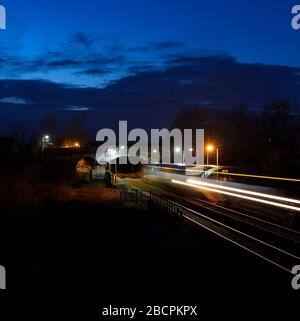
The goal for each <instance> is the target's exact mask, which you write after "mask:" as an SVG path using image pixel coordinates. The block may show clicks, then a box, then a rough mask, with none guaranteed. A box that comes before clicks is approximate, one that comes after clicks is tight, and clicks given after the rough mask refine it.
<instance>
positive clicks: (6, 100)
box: [0, 97, 31, 105]
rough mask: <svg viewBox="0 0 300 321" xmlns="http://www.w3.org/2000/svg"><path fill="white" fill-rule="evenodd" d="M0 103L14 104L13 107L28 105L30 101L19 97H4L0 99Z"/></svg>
mask: <svg viewBox="0 0 300 321" xmlns="http://www.w3.org/2000/svg"><path fill="white" fill-rule="evenodd" d="M0 103H3V104H14V105H29V104H31V102H30V101H27V100H26V99H23V98H20V97H4V98H1V99H0Z"/></svg>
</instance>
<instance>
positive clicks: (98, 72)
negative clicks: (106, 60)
mask: <svg viewBox="0 0 300 321" xmlns="http://www.w3.org/2000/svg"><path fill="white" fill-rule="evenodd" d="M112 71H113V70H112V69H107V68H90V69H84V70H80V71H78V72H76V73H75V74H77V75H88V76H94V77H97V76H102V75H106V74H110V73H111V72H112Z"/></svg>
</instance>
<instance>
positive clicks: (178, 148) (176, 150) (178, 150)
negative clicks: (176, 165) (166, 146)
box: [175, 147, 183, 164]
mask: <svg viewBox="0 0 300 321" xmlns="http://www.w3.org/2000/svg"><path fill="white" fill-rule="evenodd" d="M175 152H176V153H180V152H181V148H180V147H176V148H175ZM181 164H183V153H182V154H181Z"/></svg>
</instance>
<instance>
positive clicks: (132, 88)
mask: <svg viewBox="0 0 300 321" xmlns="http://www.w3.org/2000/svg"><path fill="white" fill-rule="evenodd" d="M100 60H101V58H100ZM63 62H65V63H66V64H72V63H74V61H61V63H63ZM56 63H58V62H56ZM82 72H83V73H87V74H90V75H93V76H94V77H96V76H98V75H99V76H100V75H102V74H103V73H105V68H104V69H102V68H86V69H84V70H83V71H82ZM131 72H132V73H133V74H132V75H131V76H127V77H123V78H121V79H119V80H116V81H114V82H111V83H110V84H109V85H107V86H106V87H105V88H91V87H87V88H83V87H78V86H72V85H66V84H59V83H53V82H49V81H42V80H0V119H1V122H2V121H4V119H6V120H7V115H8V114H9V113H14V111H15V110H18V112H19V113H20V114H21V113H22V110H23V111H24V110H26V112H27V113H28V111H30V112H31V113H32V114H34V113H42V112H45V111H51V110H52V111H55V112H57V113H66V112H68V113H70V110H73V112H81V113H83V114H85V118H86V119H87V120H88V121H89V125H90V128H91V133H92V134H94V133H95V131H96V130H97V129H99V128H100V127H103V126H109V127H112V126H115V125H116V124H117V121H118V120H122V119H125V120H129V121H130V122H131V123H130V125H131V126H132V127H146V128H156V127H163V126H168V124H169V123H170V122H171V121H172V119H173V118H174V116H175V114H176V113H177V112H178V111H179V110H180V109H181V108H184V107H186V106H191V105H206V106H209V105H218V106H221V107H224V108H227V107H230V106H233V105H236V104H240V103H245V104H247V105H248V106H249V107H251V108H253V109H254V108H255V109H256V108H259V107H261V106H262V105H263V104H265V103H268V102H271V101H274V100H288V101H290V102H291V103H292V104H294V105H295V106H297V105H298V102H299V99H300V88H299V87H300V85H299V84H300V76H299V69H297V68H292V67H288V66H273V65H264V64H244V63H240V62H237V61H236V60H235V59H234V58H233V57H231V56H228V55H225V54H209V55H178V56H177V57H174V56H172V57H171V58H169V59H168V60H167V61H165V63H164V65H163V66H162V67H161V68H158V67H157V66H152V65H149V64H147V65H145V66H144V68H143V66H136V67H135V68H134V66H133V67H132V69H131ZM8 97H14V100H13V99H10V100H9V99H7V98H8ZM18 99H19V100H18ZM10 101H11V102H16V104H13V103H7V102H10ZM18 101H19V102H24V101H25V102H30V103H28V104H26V105H25V104H19V106H16V105H17V103H18ZM72 106H80V108H74V107H72ZM66 110H68V111H66ZM4 113H6V116H5V117H4ZM14 115H15V114H14ZM2 127H3V123H2Z"/></svg>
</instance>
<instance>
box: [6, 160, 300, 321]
mask: <svg viewBox="0 0 300 321" xmlns="http://www.w3.org/2000/svg"><path fill="white" fill-rule="evenodd" d="M33 168H34V170H32V168H31V170H29V172H30V175H27V174H26V175H25V174H22V175H21V174H20V173H19V175H17V174H18V173H14V175H15V176H14V177H15V178H14V179H13V181H12V179H11V176H10V175H6V177H4V178H3V180H2V184H0V192H1V199H0V201H1V202H0V218H1V234H0V245H1V247H0V249H1V261H0V264H2V265H4V266H5V267H6V270H7V290H6V291H5V294H4V292H2V293H1V295H0V301H1V303H4V304H5V305H6V310H8V312H9V314H10V315H12V314H14V313H17V314H19V313H20V314H21V315H22V316H25V314H27V313H34V314H38V315H39V316H40V318H39V319H40V320H44V319H46V317H45V316H46V315H50V316H52V320H56V319H59V318H58V317H61V316H62V315H65V314H66V315H72V316H73V315H74V314H76V315H77V316H78V315H80V316H82V320H90V319H91V317H96V320H102V318H101V308H102V307H103V306H107V305H109V304H113V305H119V306H124V305H127V306H128V305H129V306H132V307H135V306H137V305H142V306H143V305H151V304H159V305H163V304H170V305H176V304H179V305H182V304H186V305H198V307H199V311H200V318H198V319H200V320H202V319H203V318H201V316H204V315H205V316H209V318H208V319H209V320H211V319H213V317H214V316H216V315H218V316H220V315H221V316H222V317H225V315H226V316H227V317H228V316H229V317H233V316H240V319H244V317H246V316H249V314H251V313H252V314H253V317H255V318H256V317H258V315H259V317H258V319H259V318H260V317H261V312H260V310H259V307H262V308H264V310H265V313H266V316H268V317H270V314H271V313H272V314H273V313H277V311H278V310H280V311H281V312H283V313H284V315H285V318H284V319H288V315H289V314H290V313H292V312H295V311H296V312H297V310H296V309H297V308H298V309H299V302H300V301H299V293H300V292H298V291H295V290H292V288H291V276H290V275H289V274H285V273H284V272H282V271H281V270H278V269H277V268H276V267H273V266H272V265H270V264H268V263H266V262H264V261H261V260H260V259H259V258H257V257H254V256H253V255H250V254H248V253H245V252H243V251H242V250H241V249H239V248H237V247H236V246H234V245H231V244H230V243H226V242H225V241H223V240H221V239H219V238H217V237H216V236H213V235H211V234H208V232H206V231H202V230H200V229H199V228H198V227H194V226H192V225H190V224H189V223H186V222H182V221H180V220H179V219H178V218H177V217H173V216H170V215H169V214H166V213H164V212H161V211H160V210H158V209H155V208H154V209H152V210H151V211H145V210H138V209H126V208H122V207H120V203H119V202H118V201H116V199H115V194H116V193H115V192H116V191H115V190H111V189H108V190H105V189H104V188H103V186H101V185H99V186H97V185H96V186H92V187H91V186H89V184H88V185H87V186H86V185H84V184H83V185H82V186H81V187H78V184H77V185H76V187H74V181H72V179H69V180H68V181H67V184H66V181H64V182H63V183H62V182H61V181H62V177H61V173H63V172H64V170H63V168H61V167H60V170H59V173H58V174H57V177H59V180H55V179H54V180H53V175H52V176H51V175H50V177H49V178H44V177H43V178H42V179H41V180H40V179H39V178H40V177H41V175H40V173H39V174H35V175H33V174H32V173H33V172H39V169H38V167H36V166H34V167H33ZM54 168H56V167H55V166H54ZM23 172H28V170H25V169H24V171H23ZM23 172H22V173H23ZM42 174H43V171H42ZM42 176H43V175H42ZM2 177H3V176H2ZM28 177H30V180H28ZM8 178H9V180H7V179H8ZM9 182H10V183H9ZM77 183H78V182H77ZM49 184H50V185H49ZM59 184H63V185H62V187H61V188H60V189H58V190H57V186H58V185H59ZM49 186H52V188H50V187H49ZM70 186H71V187H70ZM54 187H55V188H54ZM50 191H51V193H50ZM74 191H75V192H74ZM95 192H96V194H100V196H101V197H102V198H101V197H100V198H99V199H97V198H96V197H94V196H93V197H92V198H87V197H86V195H90V194H94V193H95ZM74 193H75V194H74ZM106 193H107V194H106ZM48 194H50V196H51V197H50V196H49V195H48ZM61 195H62V196H61ZM74 195H75V196H74ZM78 195H80V196H81V198H80V199H81V201H77V200H76V199H77V198H78ZM103 195H104V196H105V199H109V202H104V201H103ZM58 196H61V197H58ZM0 312H1V313H3V309H2V310H0ZM62 313H63V314H62ZM1 315H2V314H1ZM67 319H68V318H65V320H67ZM152 319H153V318H149V320H152ZM180 319H181V320H182V319H183V320H190V319H189V318H180ZM204 319H205V320H206V318H204ZM0 320H2V318H1V316H0Z"/></svg>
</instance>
